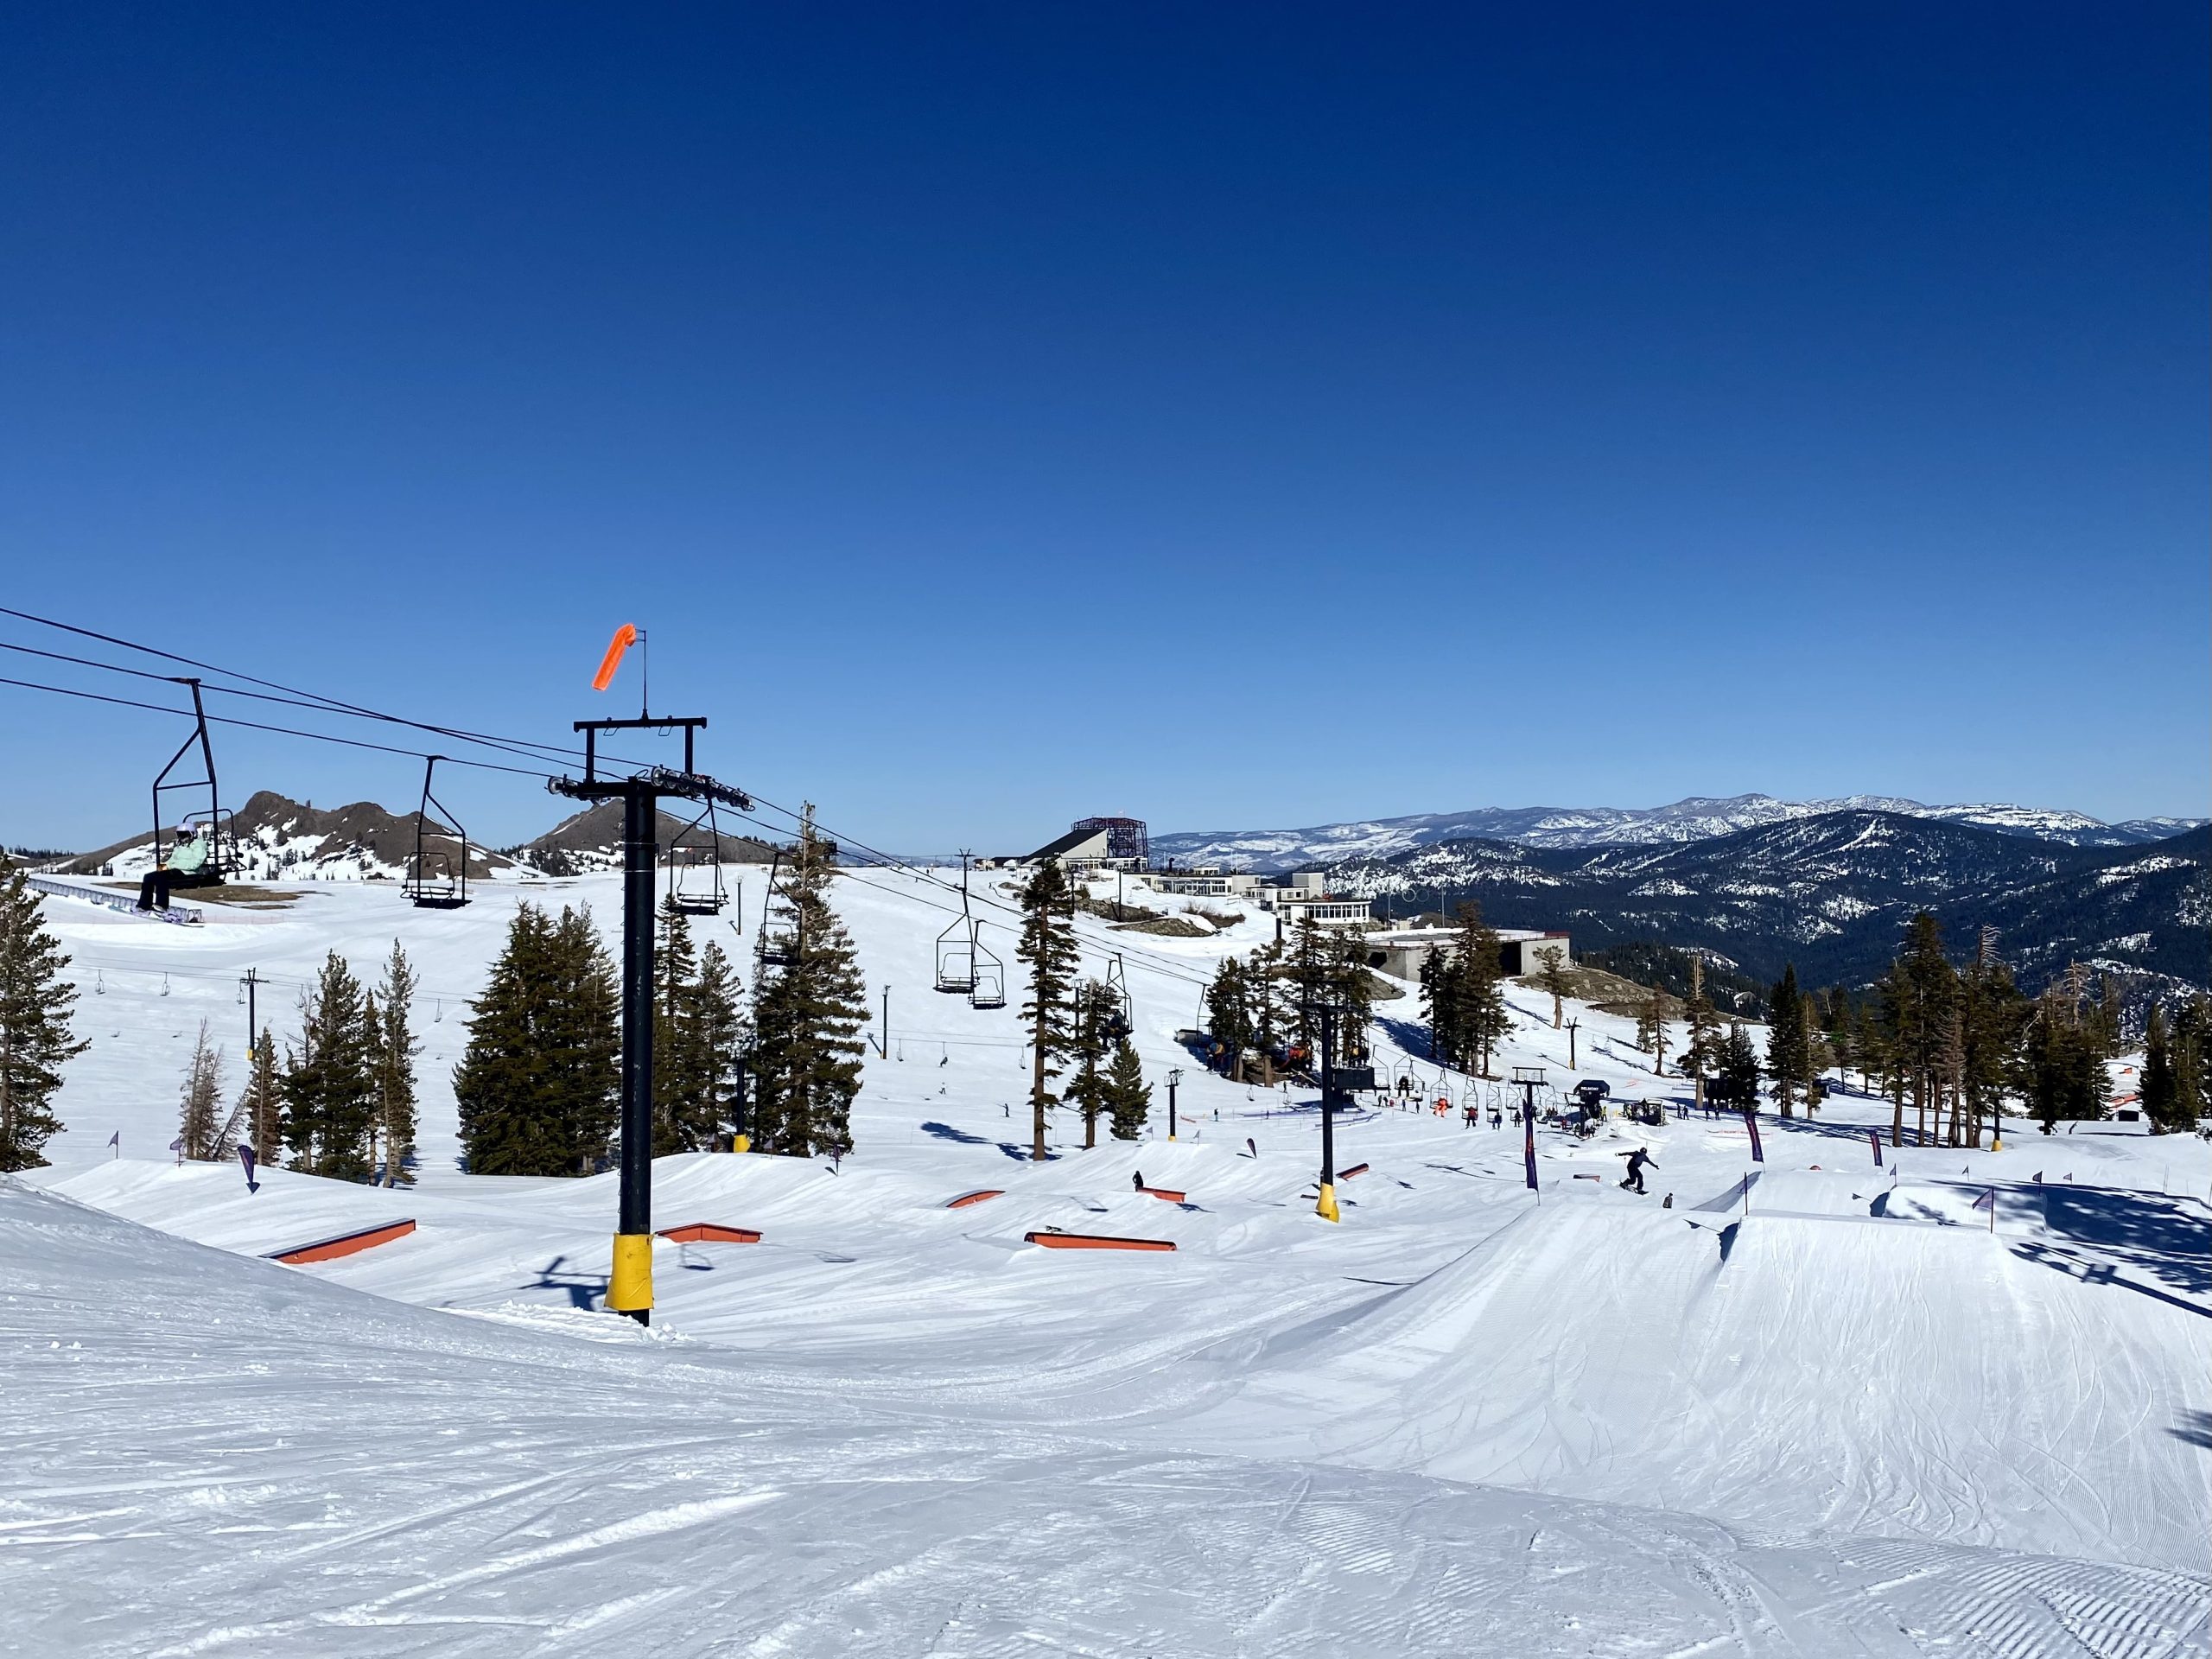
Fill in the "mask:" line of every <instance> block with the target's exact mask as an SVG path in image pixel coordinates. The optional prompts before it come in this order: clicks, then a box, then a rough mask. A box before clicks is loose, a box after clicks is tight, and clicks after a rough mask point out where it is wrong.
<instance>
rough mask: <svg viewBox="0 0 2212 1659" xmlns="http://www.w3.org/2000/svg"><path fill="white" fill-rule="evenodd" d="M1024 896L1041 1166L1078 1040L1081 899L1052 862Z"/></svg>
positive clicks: (1020, 948)
mask: <svg viewBox="0 0 2212 1659" xmlns="http://www.w3.org/2000/svg"><path fill="white" fill-rule="evenodd" d="M1020 901H1021V936H1020V939H1019V941H1018V942H1017V943H1016V944H1015V946H1014V954H1015V955H1016V956H1017V957H1020V959H1021V960H1022V961H1023V962H1025V963H1028V965H1029V995H1028V997H1027V1000H1025V1001H1023V1003H1022V1005H1021V1017H1022V1018H1023V1019H1024V1020H1027V1021H1028V1022H1029V1060H1030V1074H1029V1075H1030V1082H1029V1113H1030V1117H1029V1128H1030V1147H1029V1155H1030V1157H1031V1158H1032V1159H1033V1160H1036V1161H1038V1162H1039V1163H1041V1162H1043V1161H1044V1159H1045V1157H1046V1151H1045V1117H1046V1113H1047V1112H1049V1111H1050V1110H1051V1109H1052V1105H1053V1102H1054V1098H1055V1097H1054V1096H1053V1094H1052V1079H1053V1078H1054V1077H1058V1075H1059V1073H1060V1071H1061V1070H1062V1069H1063V1068H1062V1065H1061V1062H1062V1061H1063V1060H1065V1058H1066V1057H1067V1053H1068V1050H1069V1046H1070V1044H1071V1041H1072V1040H1073V1037H1074V1025H1075V1008H1074V991H1075V975H1076V937H1075V895H1074V893H1072V892H1071V891H1070V889H1069V887H1068V882H1067V877H1066V875H1065V873H1063V872H1062V870H1061V868H1060V867H1059V865H1058V863H1057V862H1055V861H1053V860H1052V859H1049V858H1048V859H1046V860H1045V861H1042V862H1041V863H1039V865H1038V866H1037V868H1035V869H1034V870H1033V871H1031V872H1030V875H1029V880H1027V881H1025V882H1023V883H1022V886H1021V893H1020Z"/></svg>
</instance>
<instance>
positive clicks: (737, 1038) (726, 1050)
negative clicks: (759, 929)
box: [678, 941, 752, 1150]
mask: <svg viewBox="0 0 2212 1659" xmlns="http://www.w3.org/2000/svg"><path fill="white" fill-rule="evenodd" d="M743 995H744V988H743V986H742V985H741V983H740V982H739V979H738V974H737V969H735V968H734V967H733V966H732V965H731V963H730V959H729V957H728V956H727V955H726V954H724V952H723V950H722V948H721V946H720V945H719V944H714V943H713V942H711V941H709V943H708V944H707V946H706V948H705V949H704V950H702V951H701V952H700V953H699V976H698V979H697V981H696V982H695V984H694V985H693V987H692V992H691V998H690V1012H691V1019H692V1020H693V1025H694V1029H693V1040H694V1041H695V1042H696V1044H697V1046H698V1047H699V1050H700V1052H701V1054H702V1061H703V1065H702V1077H703V1081H704V1084H705V1088H704V1091H703V1093H702V1096H701V1099H700V1102H699V1107H698V1111H697V1116H696V1117H687V1118H686V1119H685V1120H684V1121H683V1122H681V1123H679V1125H678V1128H679V1129H680V1130H681V1132H682V1134H683V1136H684V1138H685V1141H686V1144H687V1145H688V1146H690V1147H693V1148H695V1149H700V1150H705V1149H711V1148H712V1147H715V1145H717V1144H718V1143H719V1141H720V1138H721V1135H722V1133H723V1131H724V1129H725V1128H727V1127H732V1126H734V1124H735V1122H736V1121H737V1119H736V1103H737V1091H738V1087H739V1077H740V1074H741V1068H742V1066H743V1065H744V1063H745V1056H746V1051H747V1047H748V1046H750V1044H751V1040H752V1038H751V1027H750V1025H749V1024H748V1023H747V1020H746V1018H745V1004H744V1001H743Z"/></svg>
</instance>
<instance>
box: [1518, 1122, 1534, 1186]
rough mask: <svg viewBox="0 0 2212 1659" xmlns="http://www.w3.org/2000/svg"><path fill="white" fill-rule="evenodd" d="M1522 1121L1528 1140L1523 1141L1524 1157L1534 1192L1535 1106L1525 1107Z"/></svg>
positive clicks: (1530, 1184)
mask: <svg viewBox="0 0 2212 1659" xmlns="http://www.w3.org/2000/svg"><path fill="white" fill-rule="evenodd" d="M1521 1121H1522V1123H1523V1124H1524V1125H1525V1126H1526V1128H1527V1135H1526V1138H1525V1139H1524V1140H1523V1141H1522V1154H1523V1156H1524V1157H1525V1159H1526V1160H1527V1162H1528V1165H1529V1191H1530V1192H1535V1190H1536V1109H1535V1107H1533V1106H1528V1107H1523V1108H1522V1112H1521Z"/></svg>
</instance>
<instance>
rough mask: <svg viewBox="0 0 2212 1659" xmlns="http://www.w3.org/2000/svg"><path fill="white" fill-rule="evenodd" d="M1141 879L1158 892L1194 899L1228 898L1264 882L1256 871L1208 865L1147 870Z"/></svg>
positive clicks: (1251, 889)
mask: <svg viewBox="0 0 2212 1659" xmlns="http://www.w3.org/2000/svg"><path fill="white" fill-rule="evenodd" d="M1138 880H1141V881H1142V882H1143V884H1144V885H1145V886H1146V887H1150V888H1151V889H1152V890H1153V891H1154V893H1181V894H1183V895H1185V897H1188V898H1192V899H1226V898H1230V897H1232V896H1234V895H1237V894H1242V893H1251V892H1253V891H1254V890H1255V889H1256V888H1257V887H1259V885H1260V878H1259V877H1258V876H1256V875H1247V874H1245V873H1244V872H1243V871H1242V870H1221V869H1215V868H1211V866H1205V865H1201V866H1199V867H1198V868H1195V869H1188V870H1147V871H1146V872H1145V873H1144V874H1142V875H1141V876H1140V877H1139V878H1138Z"/></svg>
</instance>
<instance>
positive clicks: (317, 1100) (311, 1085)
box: [284, 950, 377, 1181]
mask: <svg viewBox="0 0 2212 1659" xmlns="http://www.w3.org/2000/svg"><path fill="white" fill-rule="evenodd" d="M376 1048H377V1033H376V1027H375V1026H374V1025H373V1024H372V1020H371V1017H370V1007H369V997H368V993H367V992H366V991H365V990H364V989H363V988H362V987H361V982H360V981H359V980H358V979H356V978H355V977H354V976H353V969H350V968H349V967H347V966H346V959H345V958H344V957H341V956H340V955H339V954H338V953H337V952H336V951H335V950H333V951H331V952H330V953H329V954H328V955H327V957H325V959H324V961H323V964H322V973H321V976H320V977H319V978H318V979H317V981H316V982H315V987H314V988H313V989H311V990H310V991H309V992H308V995H307V998H306V1001H305V1002H304V1004H303V1006H302V1009H301V1014H300V1045H299V1046H298V1047H297V1048H296V1049H294V1050H292V1051H291V1052H290V1055H289V1063H288V1064H287V1065H286V1067H285V1076H284V1144H285V1147H286V1148H287V1150H289V1153H290V1154H291V1158H290V1163H291V1166H292V1167H293V1168H294V1169H298V1170H304V1171H306V1172H307V1173H308V1174H311V1175H327V1176H329V1177H331V1178H332V1179H335V1180H341V1181H366V1180H367V1179H369V1175H370V1170H371V1163H370V1160H371V1157H372V1146H371V1142H372V1136H373V1133H374V1130H375V1126H376V1079H375V1070H374V1068H375V1059H376Z"/></svg>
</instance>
